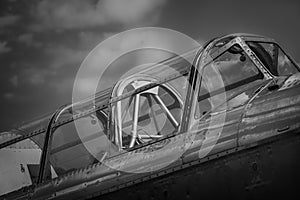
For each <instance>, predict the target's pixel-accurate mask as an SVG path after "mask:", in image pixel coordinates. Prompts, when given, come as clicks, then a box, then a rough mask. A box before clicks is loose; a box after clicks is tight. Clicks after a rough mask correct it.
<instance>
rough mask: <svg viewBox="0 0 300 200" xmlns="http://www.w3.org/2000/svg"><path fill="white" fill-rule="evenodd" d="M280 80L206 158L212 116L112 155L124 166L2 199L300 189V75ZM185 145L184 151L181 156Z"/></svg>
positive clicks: (88, 171) (245, 109)
mask: <svg viewBox="0 0 300 200" xmlns="http://www.w3.org/2000/svg"><path fill="white" fill-rule="evenodd" d="M277 83H278V85H279V88H277V89H275V90H274V89H269V88H268V87H267V86H268V85H267V84H271V82H269V81H267V82H264V83H263V84H265V86H266V87H265V88H264V89H263V90H262V91H260V92H259V93H258V94H256V95H254V96H253V98H251V100H250V99H249V101H248V102H246V103H245V104H243V105H242V106H240V107H237V108H234V109H232V110H230V111H229V113H228V115H227V117H226V120H225V126H224V128H223V131H222V133H221V135H220V140H219V141H218V143H217V145H216V146H215V148H214V149H213V151H211V153H210V154H209V155H208V156H206V157H204V158H201V159H199V156H198V154H199V153H198V151H199V148H200V147H201V145H202V144H203V141H204V140H205V137H204V133H205V131H206V130H205V127H207V126H208V124H207V123H203V124H199V127H198V130H197V131H193V132H187V133H183V134H180V135H175V136H170V137H168V138H164V139H163V140H159V141H157V142H155V143H152V144H150V145H147V146H143V147H141V148H139V149H135V150H133V151H130V152H124V153H123V154H120V155H117V156H115V157H112V158H109V159H108V160H107V161H106V162H109V165H110V166H114V168H116V169H118V170H112V169H110V168H108V167H106V166H104V165H102V164H101V163H97V164H94V165H91V166H89V167H86V168H84V169H81V170H77V171H73V172H71V173H68V174H65V175H63V176H61V177H58V178H56V179H54V180H51V181H49V182H47V183H43V184H40V185H37V186H33V187H25V188H22V189H21V190H19V191H17V192H14V193H11V194H8V195H4V196H2V197H0V199H1V198H2V199H29V198H30V199H74V198H76V199H89V198H95V199H120V198H122V199H198V198H199V196H201V197H203V198H205V197H206V198H217V197H230V198H233V199H241V198H246V197H247V198H254V199H255V198H258V199H260V198H261V197H262V196H261V195H270V196H268V197H274V196H275V197H279V196H280V195H282V191H284V195H285V197H287V196H288V195H298V196H299V194H297V192H295V191H296V190H295V186H296V185H297V184H298V183H299V180H300V179H299V178H300V175H299V174H300V173H299V170H298V169H299V167H300V164H299V163H300V161H299V158H298V157H299V156H298V153H299V152H300V149H299V148H300V145H299V141H300V139H299V129H300V112H299V111H300V93H299V91H300V90H299V89H300V86H299V83H300V75H299V74H295V75H293V76H291V77H288V78H286V77H284V78H278V80H277ZM187 135H188V137H186V136H187ZM192 138H193V139H192ZM141 152H147V153H149V154H147V155H143V154H140V153H141ZM183 152H184V153H183ZM178 153H183V155H182V156H181V157H180V158H179V159H177V158H176V155H178ZM170 160H172V161H173V163H172V164H171V165H168V166H167V167H165V168H163V169H162V170H158V171H154V172H151V173H137V174H135V173H125V172H123V171H122V170H126V171H133V170H145V169H147V168H151V169H155V168H159V167H160V166H161V165H163V164H164V163H166V162H169V161H170Z"/></svg>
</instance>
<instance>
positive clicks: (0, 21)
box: [0, 15, 19, 28]
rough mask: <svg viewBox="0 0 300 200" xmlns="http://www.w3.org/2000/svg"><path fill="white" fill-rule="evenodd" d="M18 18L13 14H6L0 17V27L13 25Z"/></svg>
mask: <svg viewBox="0 0 300 200" xmlns="http://www.w3.org/2000/svg"><path fill="white" fill-rule="evenodd" d="M18 20H19V17H18V16H15V15H7V16H3V17H0V28H3V27H5V26H10V25H13V24H15V23H16V22H17V21H18Z"/></svg>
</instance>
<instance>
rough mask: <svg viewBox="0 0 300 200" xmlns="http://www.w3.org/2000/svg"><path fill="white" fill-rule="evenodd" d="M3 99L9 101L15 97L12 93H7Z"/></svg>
mask: <svg viewBox="0 0 300 200" xmlns="http://www.w3.org/2000/svg"><path fill="white" fill-rule="evenodd" d="M3 97H4V98H5V99H7V100H9V99H12V98H14V97H15V95H14V94H13V93H10V92H8V93H5V94H4V95H3Z"/></svg>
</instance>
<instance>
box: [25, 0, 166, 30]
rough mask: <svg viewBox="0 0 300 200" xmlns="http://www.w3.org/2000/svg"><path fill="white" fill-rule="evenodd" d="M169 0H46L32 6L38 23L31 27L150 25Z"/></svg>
mask: <svg viewBox="0 0 300 200" xmlns="http://www.w3.org/2000/svg"><path fill="white" fill-rule="evenodd" d="M166 1H167V0H102V1H100V0H98V1H91V0H86V1H82V0H73V1H67V0H51V1H50V0H43V1H41V2H39V3H38V5H37V6H36V7H35V8H34V9H33V10H32V15H33V16H34V17H35V18H36V19H37V23H35V24H33V25H32V26H31V28H32V29H33V30H36V31H42V30H45V29H54V30H65V29H78V28H88V27H99V26H105V25H111V24H121V25H124V26H136V25H150V24H154V23H156V22H157V20H158V19H159V15H160V10H161V7H162V6H163V5H164V4H165V3H166Z"/></svg>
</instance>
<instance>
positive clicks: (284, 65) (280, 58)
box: [247, 42, 299, 76]
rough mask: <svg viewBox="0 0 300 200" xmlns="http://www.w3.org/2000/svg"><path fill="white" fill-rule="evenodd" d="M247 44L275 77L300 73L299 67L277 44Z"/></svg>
mask: <svg viewBox="0 0 300 200" xmlns="http://www.w3.org/2000/svg"><path fill="white" fill-rule="evenodd" d="M247 44H248V45H249V47H250V48H251V50H252V51H253V52H254V53H255V54H256V56H257V57H258V58H259V60H260V61H261V62H262V63H263V65H264V66H265V67H266V68H267V69H268V70H269V71H270V72H271V73H272V74H273V75H274V76H287V75H291V74H294V73H297V72H299V69H298V67H297V66H296V65H295V64H294V63H293V61H292V60H291V59H290V58H289V57H288V56H287V55H286V54H285V53H284V51H283V50H282V49H281V48H280V47H279V46H278V45H277V44H275V43H265V42H248V43H247Z"/></svg>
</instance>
